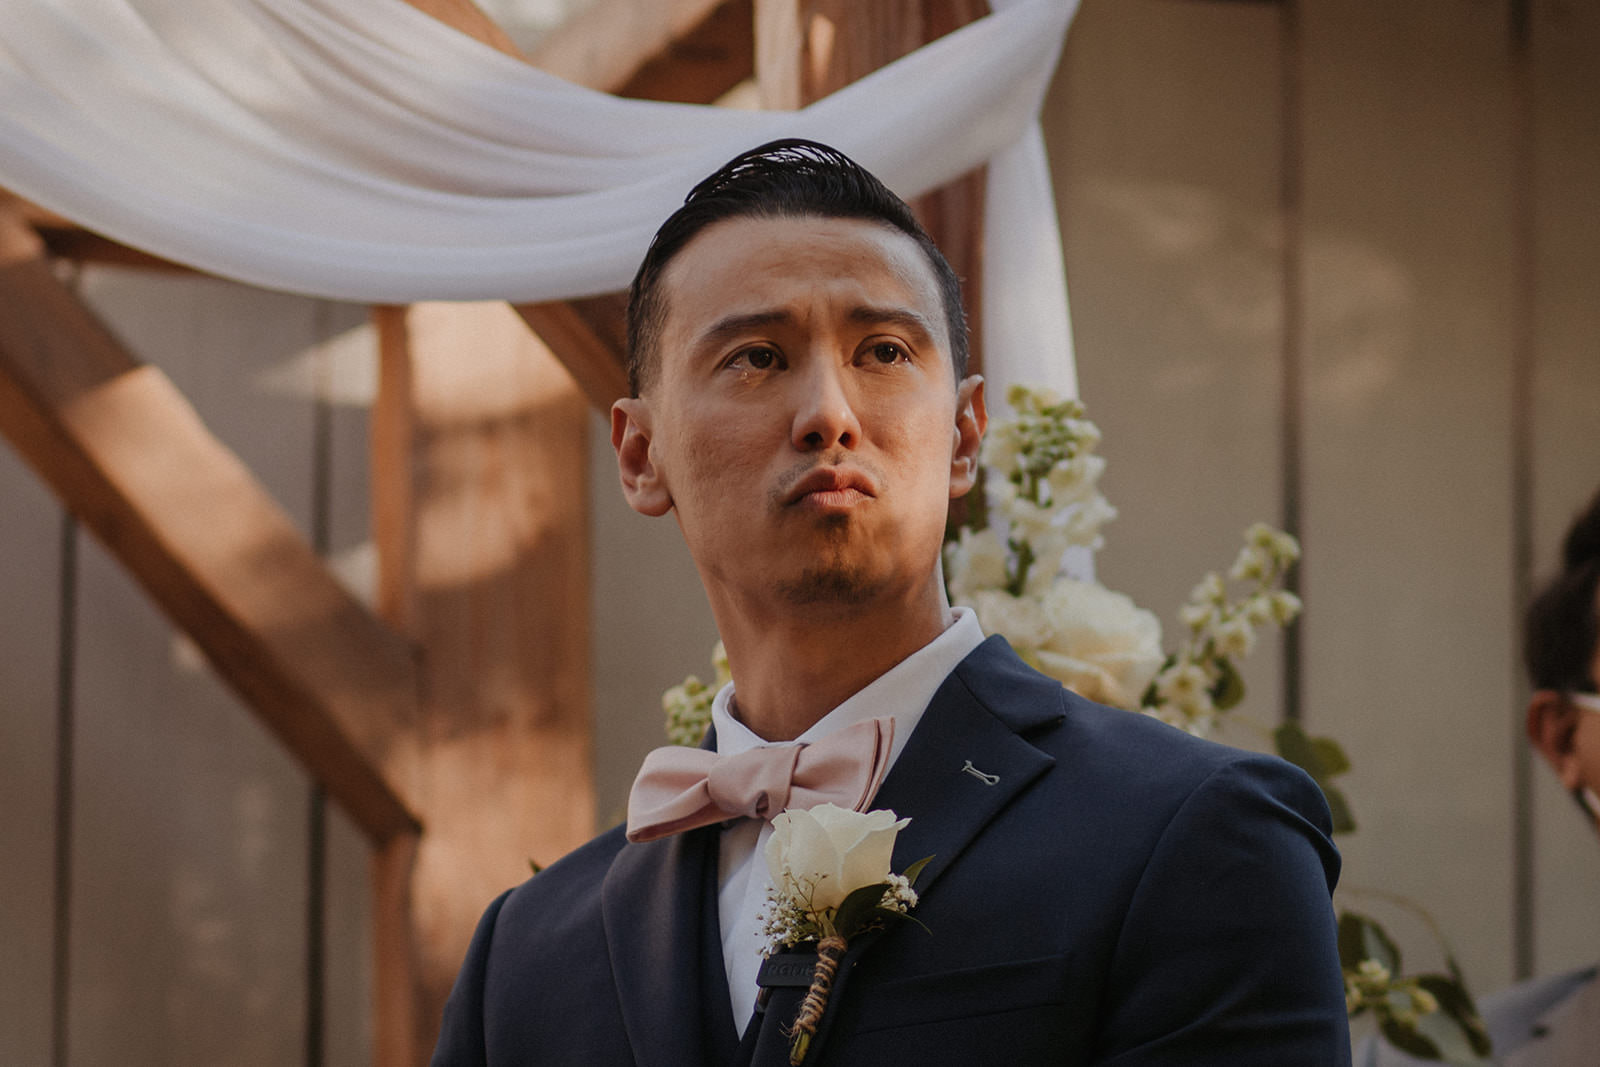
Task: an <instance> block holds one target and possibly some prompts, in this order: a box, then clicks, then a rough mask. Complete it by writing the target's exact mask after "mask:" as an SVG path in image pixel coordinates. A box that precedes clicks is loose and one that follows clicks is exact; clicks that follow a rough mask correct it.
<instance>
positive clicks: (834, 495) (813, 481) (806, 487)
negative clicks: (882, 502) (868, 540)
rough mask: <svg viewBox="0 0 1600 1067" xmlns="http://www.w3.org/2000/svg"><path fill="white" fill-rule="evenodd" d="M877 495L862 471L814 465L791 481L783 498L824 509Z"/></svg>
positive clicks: (788, 501) (838, 506)
mask: <svg viewBox="0 0 1600 1067" xmlns="http://www.w3.org/2000/svg"><path fill="white" fill-rule="evenodd" d="M876 495H877V492H876V490H875V488H874V486H873V484H872V481H871V479H869V478H868V477H867V476H866V475H865V474H862V473H861V472H860V471H855V470H850V469H848V468H841V467H817V468H813V469H812V470H811V471H809V472H808V473H807V474H805V475H804V476H803V477H802V478H801V479H800V480H799V481H798V482H796V483H795V484H794V487H793V488H791V489H790V490H789V492H788V494H787V495H786V497H785V499H784V503H785V504H788V505H794V504H804V505H809V506H813V507H820V508H823V509H833V508H847V507H850V506H851V505H852V504H855V503H857V502H858V501H861V500H864V499H868V498H871V497H874V496H876Z"/></svg>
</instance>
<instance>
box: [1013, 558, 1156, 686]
mask: <svg viewBox="0 0 1600 1067" xmlns="http://www.w3.org/2000/svg"><path fill="white" fill-rule="evenodd" d="M1040 606H1041V610H1042V611H1043V613H1044V617H1045V620H1046V622H1047V623H1048V625H1049V629H1050V632H1049V635H1048V638H1047V639H1046V641H1045V643H1044V646H1043V647H1042V648H1041V649H1040V650H1039V652H1038V654H1037V660H1038V664H1039V669H1040V670H1042V671H1044V672H1045V673H1046V674H1048V675H1050V676H1051V677H1053V678H1055V679H1057V680H1058V681H1060V682H1061V683H1062V684H1063V685H1065V686H1066V687H1067V688H1069V689H1071V690H1073V691H1074V692H1076V693H1078V694H1079V695H1080V696H1084V697H1087V698H1089V699H1090V700H1097V701H1100V702H1101V703H1103V704H1111V705H1113V706H1115V707H1119V708H1128V709H1132V708H1136V707H1138V705H1139V698H1140V697H1141V696H1142V695H1143V694H1144V690H1145V687H1146V686H1148V685H1149V684H1150V679H1151V678H1153V677H1155V673H1156V671H1157V670H1159V669H1160V667H1161V661H1162V660H1163V659H1164V658H1165V657H1164V656H1163V654H1162V652H1161V623H1160V621H1159V620H1157V619H1156V617H1155V616H1154V615H1152V614H1151V613H1150V612H1148V611H1145V610H1144V609H1143V608H1141V607H1139V606H1138V605H1136V604H1135V603H1134V602H1133V601H1132V600H1130V599H1129V598H1128V597H1126V596H1124V595H1123V594H1121V593H1114V592H1112V591H1111V590H1109V589H1107V588H1106V587H1105V586H1103V585H1099V584H1098V583H1095V582H1080V581H1077V580H1075V579H1072V578H1058V579H1056V581H1055V584H1054V585H1052V586H1051V587H1050V590H1049V591H1048V592H1047V593H1045V595H1044V598H1043V601H1042V603H1041V605H1040Z"/></svg>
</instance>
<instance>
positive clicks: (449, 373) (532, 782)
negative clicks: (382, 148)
mask: <svg viewBox="0 0 1600 1067" xmlns="http://www.w3.org/2000/svg"><path fill="white" fill-rule="evenodd" d="M375 318H376V322H377V326H378V333H379V347H380V367H381V374H380V385H379V395H378V403H377V408H376V410H375V412H374V419H373V469H374V479H373V481H374V496H375V500H374V509H373V511H374V516H375V521H374V525H375V536H376V538H377V540H378V549H379V611H380V613H381V614H382V615H383V616H384V617H385V618H387V619H388V620H389V621H390V622H391V623H392V624H393V625H394V626H395V627H396V628H398V629H400V630H401V631H402V632H404V633H405V634H407V635H408V636H410V637H411V638H412V639H413V640H415V641H416V642H417V644H418V645H419V646H420V648H421V649H422V676H423V677H422V708H421V713H420V716H419V719H418V722H417V726H416V728H415V729H414V730H413V731H411V732H410V733H409V734H408V735H406V736H404V737H400V738H396V739H394V742H393V743H394V744H395V745H396V746H397V747H398V748H400V749H401V750H403V751H405V752H406V753H407V755H408V757H409V758H410V760H411V762H412V765H413V766H414V767H415V768H416V772H417V776H418V788H417V794H416V795H417V797H418V803H419V805H420V808H421V811H420V814H421V817H422V819H423V821H424V823H425V824H426V826H427V833H426V834H425V835H424V836H423V837H422V838H421V839H420V840H419V841H416V842H415V843H414V847H409V848H408V847H405V846H403V845H402V844H401V843H397V844H396V845H395V847H392V848H390V849H388V850H385V852H384V853H383V854H382V855H380V856H379V858H378V862H377V872H376V873H377V887H376V891H377V901H378V908H377V918H378V923H379V930H378V942H379V944H378V953H379V963H380V972H379V976H378V979H379V984H380V992H379V1011H380V1016H379V1019H380V1024H381V1025H380V1028H379V1039H380V1050H379V1056H378V1059H379V1062H381V1063H385V1064H408V1063H421V1062H425V1061H426V1058H427V1054H428V1052H429V1051H430V1050H431V1048H432V1044H433V1040H434V1035H435V1034H436V1032H437V1029H438V1024H439V1018H440V1013H441V1012H442V1010H443V1007H444V1002H445V998H446V996H447V995H448V993H449V990H450V984H451V982H452V981H453V980H454V978H455V974H456V971H457V969H458V968H459V967H460V965H461V959H462V956H463V954H464V952H465V950H466V946H467V941H468V939H469V938H470V936H471V934H472V930H473V927H474V925H475V924H476V922H477V920H478V917H479V915H480V914H481V912H482V910H483V908H484V906H485V905H486V904H488V902H489V901H490V899H492V898H493V897H494V896H495V895H496V894H497V893H499V892H500V891H501V890H503V889H506V888H508V887H509V886H511V885H514V884H516V883H517V882H519V881H521V880H522V879H524V878H526V877H527V876H528V874H529V866H528V864H529V861H530V860H533V861H537V862H539V863H540V864H545V863H549V862H551V861H552V860H554V859H556V858H557V857H559V856H561V855H562V854H563V853H565V852H567V851H568V850H570V849H571V848H573V847H575V846H576V845H578V844H581V843H582V842H583V841H585V840H586V839H587V838H588V837H589V836H590V835H591V834H592V833H593V831H594V819H595V812H594V798H593V793H594V787H593V771H592V759H591V756H592V753H591V751H590V748H591V740H590V725H589V719H590V715H589V699H590V698H589V677H588V673H589V563H588V555H589V528H588V515H587V494H588V482H587V472H586V467H587V461H586V443H587V431H588V426H587V420H588V417H589V415H588V405H587V404H586V402H585V400H584V397H583V394H582V393H581V392H580V391H579V390H578V388H577V386H576V385H575V384H574V383H573V381H572V379H571V377H569V376H568V375H567V373H566V372H565V371H564V370H563V369H562V367H561V364H560V363H559V362H558V361H557V360H556V359H555V357H554V356H553V355H552V354H551V353H550V350H549V349H548V348H546V347H545V345H544V344H543V343H542V342H540V341H539V339H538V338H537V337H535V336H534V335H533V334H532V333H531V332H529V330H528V329H527V327H526V325H525V324H524V323H523V321H522V320H521V319H520V318H519V317H518V316H517V314H516V313H515V312H514V311H513V310H512V309H511V308H510V307H509V306H507V305H505V304H499V303H487V304H417V305H411V306H409V307H388V308H380V309H378V310H377V311H376V312H375ZM391 969H392V970H391ZM408 986H409V988H407V987H408Z"/></svg>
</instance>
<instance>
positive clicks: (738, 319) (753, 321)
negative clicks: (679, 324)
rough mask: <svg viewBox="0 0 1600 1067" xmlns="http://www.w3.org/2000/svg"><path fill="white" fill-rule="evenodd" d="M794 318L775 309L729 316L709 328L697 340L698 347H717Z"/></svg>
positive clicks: (785, 312)
mask: <svg viewBox="0 0 1600 1067" xmlns="http://www.w3.org/2000/svg"><path fill="white" fill-rule="evenodd" d="M793 318H794V316H793V315H791V314H790V313H789V312H787V311H783V310H780V309H776V308H774V309H773V310H771V311H751V312H747V313H745V314H743V315H728V316H725V317H723V318H720V319H718V320H717V321H716V322H714V323H712V324H711V325H710V326H709V327H707V328H706V329H705V330H704V331H703V332H702V333H701V334H700V336H699V337H697V338H695V345H696V346H697V347H717V346H720V345H721V344H722V343H723V342H724V341H728V340H731V339H732V338H735V337H737V336H739V335H740V334H743V333H749V332H750V331H751V330H759V329H761V328H763V327H766V326H775V325H778V324H780V323H785V322H789V321H791V320H792V319H793Z"/></svg>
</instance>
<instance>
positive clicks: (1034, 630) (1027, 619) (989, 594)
mask: <svg viewBox="0 0 1600 1067" xmlns="http://www.w3.org/2000/svg"><path fill="white" fill-rule="evenodd" d="M972 608H973V610H974V611H976V612H977V613H978V625H980V626H982V627H983V632H984V633H986V634H999V635H1000V636H1002V637H1004V638H1005V639H1006V640H1007V641H1010V642H1011V644H1012V646H1013V647H1014V648H1016V649H1017V651H1019V652H1027V651H1029V650H1031V649H1035V648H1038V647H1039V646H1040V645H1042V644H1044V642H1045V639H1046V638H1047V637H1048V636H1049V633H1050V623H1049V621H1048V620H1047V619H1046V618H1045V614H1044V611H1043V610H1042V609H1041V608H1040V607H1039V604H1038V602H1037V601H1036V600H1034V599H1032V598H1031V597H1015V596H1012V595H1011V594H1010V593H1006V592H1003V591H999V590H992V589H986V590H983V591H981V592H979V593H978V594H977V595H975V596H974V597H973V598H972Z"/></svg>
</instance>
